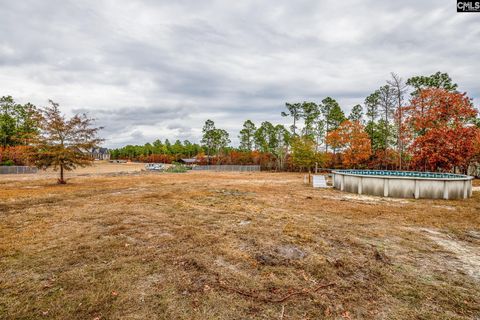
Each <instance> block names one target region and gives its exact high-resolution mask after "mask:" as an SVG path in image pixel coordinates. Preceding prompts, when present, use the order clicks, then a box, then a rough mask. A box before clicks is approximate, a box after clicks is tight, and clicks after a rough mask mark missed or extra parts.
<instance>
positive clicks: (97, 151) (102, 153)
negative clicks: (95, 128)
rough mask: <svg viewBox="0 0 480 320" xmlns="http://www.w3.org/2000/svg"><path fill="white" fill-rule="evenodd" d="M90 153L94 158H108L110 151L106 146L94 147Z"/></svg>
mask: <svg viewBox="0 0 480 320" xmlns="http://www.w3.org/2000/svg"><path fill="white" fill-rule="evenodd" d="M90 154H91V156H92V158H93V159H95V160H110V152H109V150H108V149H107V148H94V149H92V151H91V152H90Z"/></svg>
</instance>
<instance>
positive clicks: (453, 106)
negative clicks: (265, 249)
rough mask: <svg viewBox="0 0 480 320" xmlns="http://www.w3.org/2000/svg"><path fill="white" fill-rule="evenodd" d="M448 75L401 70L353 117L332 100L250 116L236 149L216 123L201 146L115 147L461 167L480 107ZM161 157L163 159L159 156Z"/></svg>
mask: <svg viewBox="0 0 480 320" xmlns="http://www.w3.org/2000/svg"><path fill="white" fill-rule="evenodd" d="M457 89H458V85H457V84H456V83H454V82H453V80H452V79H451V78H450V76H449V75H448V74H447V73H442V72H437V73H434V74H432V75H429V76H415V77H411V78H409V79H407V80H406V81H405V80H403V79H402V78H401V77H400V76H398V75H397V74H395V73H391V75H390V79H388V80H387V81H386V82H385V84H383V85H382V86H380V87H379V88H378V89H376V90H374V91H373V92H372V93H371V94H369V95H368V96H367V97H366V98H365V99H364V101H363V103H362V104H357V105H354V106H353V107H352V108H351V111H350V113H349V114H348V115H346V114H345V113H344V111H343V110H342V108H341V106H340V104H339V103H338V102H337V101H336V100H335V99H334V98H332V97H326V98H324V99H322V100H321V101H319V102H314V101H304V102H295V103H286V104H285V111H283V112H281V116H282V117H285V118H287V119H290V122H291V125H290V126H288V127H286V126H284V125H282V124H272V123H270V122H268V121H264V122H262V123H260V124H259V125H258V126H257V125H256V124H255V123H254V122H252V121H251V120H246V121H245V122H244V123H243V127H242V129H241V130H240V132H239V136H238V137H239V141H240V143H239V145H238V147H232V146H230V139H229V134H228V132H226V131H225V130H222V129H218V128H216V127H215V124H214V122H213V121H212V120H207V121H206V123H205V125H204V127H203V138H202V140H201V143H200V144H192V143H190V142H189V141H185V142H184V143H182V142H180V141H178V140H177V141H176V142H175V143H174V144H173V145H172V144H170V143H169V141H168V140H165V142H164V143H162V142H161V141H160V140H157V141H155V142H154V143H152V144H150V143H147V144H146V145H143V146H131V145H130V146H126V147H123V148H119V149H115V150H112V157H114V158H129V159H132V160H140V161H150V160H154V159H155V157H153V156H152V155H160V154H162V155H165V157H164V158H163V160H166V161H175V160H178V159H179V158H181V157H192V156H196V157H197V158H198V159H199V160H200V161H203V162H207V163H212V162H214V163H225V164H236V163H237V162H238V164H260V165H262V167H264V168H266V169H276V170H312V169H313V168H314V167H329V168H364V169H365V168H371V169H390V170H422V171H426V170H428V171H455V170H456V171H460V172H467V170H468V168H469V167H472V166H474V165H475V164H477V163H478V161H479V157H480V156H479V153H480V151H479V144H480V138H479V127H480V120H479V118H478V110H477V109H475V107H474V106H473V103H472V100H471V99H470V98H468V96H467V95H466V93H461V92H459V91H458V90H457ZM157 158H158V156H157Z"/></svg>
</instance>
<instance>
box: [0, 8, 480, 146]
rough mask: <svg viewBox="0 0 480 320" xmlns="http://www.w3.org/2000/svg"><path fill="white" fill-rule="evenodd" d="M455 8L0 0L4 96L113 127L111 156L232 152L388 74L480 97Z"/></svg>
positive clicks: (474, 19) (475, 30)
mask: <svg viewBox="0 0 480 320" xmlns="http://www.w3.org/2000/svg"><path fill="white" fill-rule="evenodd" d="M455 6H456V1H454V0H423V1H418V0H406V1H397V0H391V1H374V0H366V1H354V0H352V1H346V2H345V1H344V2H339V1H333V0H331V1H320V0H308V1H307V0H296V1H291V0H271V1H261V0H260V1H249V0H242V1H238V0H237V1H230V0H218V1H208V0H205V1H198V0H176V1H160V0H143V1H134V0H129V1H113V0H109V1H101V0H91V1H85V0H83V1H68V0H58V1H53V0H36V1H33V0H21V1H18V0H0V13H1V15H0V91H1V92H0V95H12V96H14V98H16V100H17V101H19V102H22V103H23V102H27V101H30V102H32V103H34V104H36V105H39V106H42V105H45V104H46V103H47V100H48V99H53V100H54V101H56V102H59V103H60V105H61V106H62V109H63V110H64V111H65V112H66V113H68V114H72V113H74V112H79V111H87V112H88V113H89V114H90V115H91V116H92V117H95V118H96V119H98V121H97V122H98V124H100V125H103V126H105V129H104V130H103V133H102V135H103V136H104V137H105V138H106V139H107V141H106V142H105V145H106V146H108V147H116V146H120V145H124V144H127V143H133V144H143V143H145V142H147V141H152V140H154V139H156V138H161V139H165V138H169V139H170V140H171V141H172V140H175V139H177V138H178V139H182V140H183V139H190V140H191V141H195V142H198V141H199V139H200V137H201V128H202V125H203V123H204V122H205V120H206V119H208V118H210V119H212V120H214V121H215V123H216V125H217V127H221V128H224V129H227V130H228V131H229V132H230V135H231V138H232V141H233V142H234V143H235V142H236V141H237V135H238V131H239V129H240V127H241V125H242V123H243V121H244V120H246V119H251V120H253V121H255V122H257V123H260V122H261V121H265V120H267V121H271V122H275V123H287V120H286V119H285V118H281V116H280V112H281V111H282V109H283V108H284V104H285V102H286V101H289V102H297V101H303V100H313V101H320V100H321V99H323V98H324V97H326V96H332V97H334V98H336V99H337V100H338V101H339V102H340V104H341V106H342V108H343V109H344V111H346V112H348V111H349V110H350V108H351V107H352V106H353V105H355V104H357V103H362V102H363V100H364V98H365V96H366V95H368V94H369V93H370V92H372V91H373V90H375V89H376V88H378V87H379V86H380V85H382V84H384V82H385V80H386V79H387V78H388V77H389V74H390V72H392V71H393V72H396V73H397V74H399V75H400V76H402V77H403V78H404V79H406V78H408V77H410V76H413V75H428V74H432V73H434V72H436V71H442V72H448V73H449V74H450V76H451V77H452V78H453V80H454V81H455V82H457V83H458V84H459V89H460V90H462V91H467V92H468V93H469V95H470V96H471V97H473V98H475V100H474V101H475V104H476V105H477V106H478V98H480V81H478V80H479V75H480V60H479V58H480V13H457V12H456V8H455Z"/></svg>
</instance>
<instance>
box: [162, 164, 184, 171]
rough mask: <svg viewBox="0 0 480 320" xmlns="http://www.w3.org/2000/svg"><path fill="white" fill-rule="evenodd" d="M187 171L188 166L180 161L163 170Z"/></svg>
mask: <svg viewBox="0 0 480 320" xmlns="http://www.w3.org/2000/svg"><path fill="white" fill-rule="evenodd" d="M187 171H188V168H187V167H186V166H184V165H183V164H180V163H174V164H173V166H172V167H170V168H168V169H166V170H165V172H172V173H184V172H187Z"/></svg>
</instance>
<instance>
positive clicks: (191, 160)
mask: <svg viewBox="0 0 480 320" xmlns="http://www.w3.org/2000/svg"><path fill="white" fill-rule="evenodd" d="M180 161H182V162H184V163H195V162H197V159H196V158H183V159H180Z"/></svg>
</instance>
